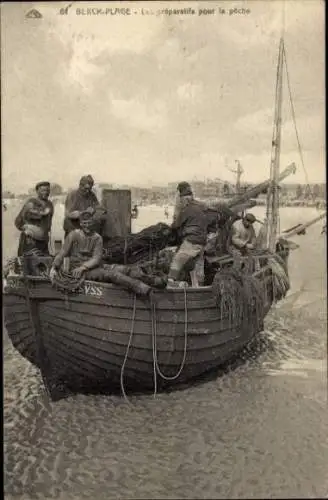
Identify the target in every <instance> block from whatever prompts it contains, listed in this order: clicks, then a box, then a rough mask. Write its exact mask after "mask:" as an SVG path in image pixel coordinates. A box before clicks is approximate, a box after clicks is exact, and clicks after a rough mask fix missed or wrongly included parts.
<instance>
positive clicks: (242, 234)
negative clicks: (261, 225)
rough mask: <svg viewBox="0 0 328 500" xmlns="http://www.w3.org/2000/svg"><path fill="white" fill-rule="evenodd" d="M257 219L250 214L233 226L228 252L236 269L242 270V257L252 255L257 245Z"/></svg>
mask: <svg viewBox="0 0 328 500" xmlns="http://www.w3.org/2000/svg"><path fill="white" fill-rule="evenodd" d="M254 222H256V217H255V216H254V215H253V214H251V213H248V214H246V215H245V216H244V217H243V218H242V219H238V220H236V221H235V222H234V223H233V224H232V226H231V232H230V235H229V238H228V245H227V247H228V252H229V253H230V254H231V255H232V256H233V258H234V267H235V268H238V269H240V268H241V265H242V257H244V256H247V255H250V254H251V252H252V250H254V249H255V245H256V233H255V229H254V226H253V224H254Z"/></svg>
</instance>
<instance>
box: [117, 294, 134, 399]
mask: <svg viewBox="0 0 328 500" xmlns="http://www.w3.org/2000/svg"><path fill="white" fill-rule="evenodd" d="M136 310H137V296H136V294H135V295H134V299H133V310H132V319H131V329H130V337H129V341H128V345H127V348H126V352H125V356H124V360H123V364H122V367H121V376H120V383H121V391H122V394H123V397H124V399H125V401H126V402H127V403H128V404H130V402H129V400H128V397H127V395H126V392H125V389H124V369H125V365H126V362H127V360H128V355H129V350H130V347H131V342H132V338H133V333H134V323H135V319H136Z"/></svg>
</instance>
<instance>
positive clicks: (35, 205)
mask: <svg viewBox="0 0 328 500" xmlns="http://www.w3.org/2000/svg"><path fill="white" fill-rule="evenodd" d="M45 208H48V209H49V213H48V214H47V215H42V212H43V211H44V209H45ZM53 215H54V206H53V203H52V202H51V201H50V200H45V201H43V200H40V199H39V198H29V199H28V200H27V201H26V202H25V203H24V206H23V207H22V209H21V211H20V212H19V214H18V215H17V217H16V219H15V226H16V227H17V229H18V230H19V231H22V229H23V226H24V224H34V225H35V226H39V227H40V228H41V229H42V230H43V233H44V239H45V240H48V239H49V233H50V231H51V224H52V218H53Z"/></svg>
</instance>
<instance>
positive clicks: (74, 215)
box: [69, 210, 81, 219]
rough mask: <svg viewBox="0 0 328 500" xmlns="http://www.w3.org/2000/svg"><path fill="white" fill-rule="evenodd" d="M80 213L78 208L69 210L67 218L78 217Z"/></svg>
mask: <svg viewBox="0 0 328 500" xmlns="http://www.w3.org/2000/svg"><path fill="white" fill-rule="evenodd" d="M80 213H81V212H79V210H74V211H73V212H71V213H70V214H69V218H70V219H78V218H79V217H80Z"/></svg>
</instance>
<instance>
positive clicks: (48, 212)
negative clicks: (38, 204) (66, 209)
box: [41, 207, 50, 215]
mask: <svg viewBox="0 0 328 500" xmlns="http://www.w3.org/2000/svg"><path fill="white" fill-rule="evenodd" d="M48 214H50V208H49V207H46V208H45V209H44V210H43V212H41V215H48Z"/></svg>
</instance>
